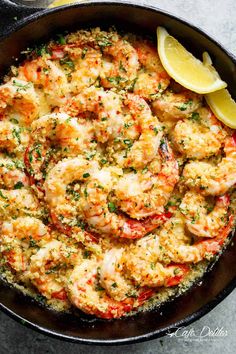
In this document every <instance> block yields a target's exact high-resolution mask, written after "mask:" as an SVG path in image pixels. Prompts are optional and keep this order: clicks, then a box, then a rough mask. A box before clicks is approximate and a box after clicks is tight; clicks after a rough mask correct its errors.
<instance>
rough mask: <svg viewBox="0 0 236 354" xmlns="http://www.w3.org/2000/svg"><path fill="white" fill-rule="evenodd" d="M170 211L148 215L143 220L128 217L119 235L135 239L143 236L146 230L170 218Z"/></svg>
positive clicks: (149, 230)
mask: <svg viewBox="0 0 236 354" xmlns="http://www.w3.org/2000/svg"><path fill="white" fill-rule="evenodd" d="M171 216H172V213H170V212H167V213H162V214H156V215H153V216H150V217H148V218H146V219H144V220H140V221H139V220H134V219H128V220H127V221H126V223H125V227H124V230H123V232H122V234H121V235H120V237H124V238H130V239H136V238H141V237H143V236H145V235H146V234H147V233H148V232H151V231H152V230H154V229H156V228H157V227H158V226H160V225H162V224H163V223H165V222H166V221H167V220H168V219H170V218H171Z"/></svg>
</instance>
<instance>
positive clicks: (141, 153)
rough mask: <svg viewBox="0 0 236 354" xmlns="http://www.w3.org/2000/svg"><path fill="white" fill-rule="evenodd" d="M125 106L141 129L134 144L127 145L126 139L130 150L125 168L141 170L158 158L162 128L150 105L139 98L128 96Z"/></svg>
mask: <svg viewBox="0 0 236 354" xmlns="http://www.w3.org/2000/svg"><path fill="white" fill-rule="evenodd" d="M124 105H125V106H126V107H127V108H128V110H129V111H128V112H129V113H130V114H131V116H133V117H134V120H136V122H137V123H138V126H139V129H140V136H139V138H138V140H136V141H135V142H134V143H133V144H132V142H131V141H130V144H127V141H126V140H125V139H124V144H125V145H126V148H128V151H127V153H126V155H127V156H126V157H125V158H124V166H125V167H133V168H141V167H144V166H145V165H146V164H147V163H148V162H150V161H152V160H153V158H154V157H155V156H156V154H157V151H158V147H159V145H160V142H161V139H162V136H163V132H162V127H161V125H160V123H159V121H158V120H157V118H156V117H154V116H153V115H152V113H151V110H150V108H149V106H148V104H147V103H146V102H145V101H144V99H142V98H140V97H139V96H137V95H133V94H127V96H126V98H125V100H124ZM137 123H136V124H137Z"/></svg>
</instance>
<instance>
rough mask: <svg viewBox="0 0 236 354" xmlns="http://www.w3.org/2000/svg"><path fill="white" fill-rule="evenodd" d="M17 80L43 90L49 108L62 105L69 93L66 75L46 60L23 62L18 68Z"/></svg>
mask: <svg viewBox="0 0 236 354" xmlns="http://www.w3.org/2000/svg"><path fill="white" fill-rule="evenodd" d="M18 78H19V79H21V80H26V81H30V82H32V83H33V84H34V85H35V87H36V88H37V89H40V90H41V89H43V93H44V97H45V99H46V101H47V102H48V103H49V104H50V105H51V106H60V105H61V104H63V103H64V102H65V96H66V95H67V94H68V92H69V88H68V83H67V78H66V74H65V73H64V72H63V70H61V69H60V68H59V66H58V65H57V64H56V63H54V62H52V61H51V60H49V59H47V58H43V57H38V58H37V59H34V60H31V61H25V63H24V65H22V66H20V67H19V76H18Z"/></svg>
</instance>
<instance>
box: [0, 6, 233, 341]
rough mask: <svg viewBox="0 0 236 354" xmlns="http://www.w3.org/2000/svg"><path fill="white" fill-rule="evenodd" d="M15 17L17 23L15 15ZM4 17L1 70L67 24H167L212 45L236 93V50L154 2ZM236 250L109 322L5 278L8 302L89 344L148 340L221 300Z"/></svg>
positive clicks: (25, 317)
mask: <svg viewBox="0 0 236 354" xmlns="http://www.w3.org/2000/svg"><path fill="white" fill-rule="evenodd" d="M26 15H27V16H26ZM16 16H17V19H18V21H16V20H15V19H14V18H15V17H16ZM25 16H26V17H25ZM19 19H21V20H20V21H19ZM0 22H1V23H2V24H3V27H2V32H1V33H2V39H1V41H0V73H1V74H2V73H4V70H5V69H6V68H7V67H9V66H10V65H11V64H12V63H13V62H14V59H13V57H18V56H19V54H20V51H21V50H23V49H25V48H26V47H27V46H30V45H31V44H32V43H34V44H35V43H37V42H38V41H43V40H46V39H47V38H48V37H50V36H52V35H53V33H54V32H61V31H62V30H63V29H68V30H73V29H75V28H81V27H88V26H90V25H91V26H92V25H97V24H99V25H101V26H105V25H106V26H107V25H109V24H115V25H118V27H122V28H124V29H129V30H133V31H137V29H138V30H139V31H140V32H142V31H143V32H145V33H149V34H154V33H155V30H156V26H157V25H162V26H165V27H166V28H167V29H168V30H169V31H170V33H172V34H174V35H175V36H176V37H177V38H178V39H179V40H181V41H182V42H183V43H184V44H185V45H186V46H187V47H188V48H189V49H190V50H191V51H192V52H193V53H194V54H195V55H198V56H199V57H200V56H201V53H202V52H203V51H205V50H207V51H208V52H209V53H210V55H211V56H212V58H213V61H214V64H215V66H216V68H217V70H218V71H219V72H220V74H221V76H222V78H223V79H224V80H225V81H227V83H228V85H229V89H230V91H231V94H232V96H233V97H234V99H236V89H235V88H236V60H235V58H234V57H233V55H232V54H230V53H228V52H227V50H226V49H224V48H223V47H222V46H221V45H220V44H219V43H217V42H216V41H215V40H213V39H211V38H210V37H209V36H208V35H206V34H205V33H203V32H202V31H201V30H200V29H198V28H196V27H194V26H192V25H190V24H188V23H186V22H185V21H183V20H181V19H177V18H176V17H174V16H172V15H170V14H168V13H165V12H163V11H161V10H158V9H156V8H153V7H151V6H139V5H136V4H135V2H127V1H126V2H124V1H119V2H113V3H108V2H96V3H90V2H86V3H84V4H77V5H71V6H64V7H61V8H56V9H52V10H42V9H41V11H39V9H37V10H36V9H29V8H26V7H20V6H17V5H13V4H12V3H10V2H9V1H7V0H0ZM235 255H236V243H234V244H232V245H230V246H228V247H227V250H226V251H225V252H224V254H223V255H222V256H221V257H220V259H219V261H218V262H217V263H216V264H215V266H214V267H213V269H210V270H209V271H208V272H207V274H206V275H205V276H204V279H203V280H202V281H201V282H200V283H198V284H196V286H194V287H192V288H191V290H190V291H188V293H187V294H185V295H183V296H181V297H178V298H175V299H173V300H172V301H170V302H169V303H167V304H165V305H163V306H162V307H161V308H160V309H157V310H154V311H151V312H145V313H139V314H137V315H135V316H133V317H129V318H124V319H121V320H112V321H104V320H100V319H95V318H93V317H89V316H86V315H84V314H81V313H80V312H79V311H78V312H76V313H74V314H60V313H55V312H53V311H52V310H49V309H47V308H45V307H43V306H40V305H39V304H37V303H35V302H34V301H33V300H31V299H30V298H29V297H26V296H24V295H22V294H21V293H19V292H18V291H16V290H15V289H13V288H11V287H10V286H9V285H7V284H6V283H4V282H3V281H1V282H0V303H1V308H2V310H3V311H4V312H6V313H7V314H8V315H10V316H11V317H13V318H14V319H16V320H18V321H20V322H21V323H23V324H26V325H27V326H29V327H31V328H33V329H36V330H38V331H40V332H42V333H45V334H48V335H52V336H54V337H57V338H59V339H62V340H69V341H74V342H80V343H86V344H127V343H133V342H141V341H145V340H148V339H151V338H157V337H160V336H163V335H165V334H167V333H168V332H171V331H173V330H174V329H175V328H176V327H179V326H184V325H187V324H189V323H191V322H193V321H195V320H197V319H198V318H200V317H201V316H203V315H204V314H206V313H207V312H209V311H210V310H211V309H213V308H214V307H215V306H216V305H217V304H218V303H219V302H220V301H222V300H223V299H224V298H225V297H226V296H227V295H228V294H229V293H230V292H231V291H232V290H233V289H234V288H235V285H236V257H235Z"/></svg>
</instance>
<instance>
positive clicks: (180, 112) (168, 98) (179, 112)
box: [152, 89, 202, 121]
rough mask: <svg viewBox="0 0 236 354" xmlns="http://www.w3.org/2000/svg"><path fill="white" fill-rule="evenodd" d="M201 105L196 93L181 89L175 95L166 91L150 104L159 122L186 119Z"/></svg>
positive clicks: (199, 97) (200, 99)
mask: <svg viewBox="0 0 236 354" xmlns="http://www.w3.org/2000/svg"><path fill="white" fill-rule="evenodd" d="M201 104H202V98H201V96H200V95H197V94H196V93H194V92H192V91H189V90H186V89H183V90H182V92H179V93H175V92H173V91H172V90H169V89H167V90H166V91H165V92H164V93H163V94H162V95H161V97H160V98H158V99H157V100H156V101H154V102H153V103H152V107H153V111H154V113H155V115H156V116H157V117H158V118H159V119H160V120H161V121H166V120H167V121H168V120H177V119H183V118H187V117H188V116H189V115H190V114H191V113H193V112H194V111H196V110H197V109H198V108H199V107H200V106H201Z"/></svg>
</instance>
